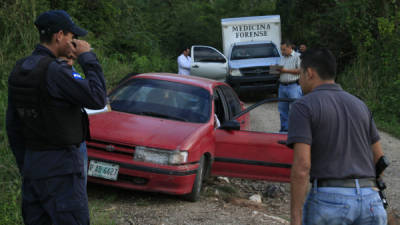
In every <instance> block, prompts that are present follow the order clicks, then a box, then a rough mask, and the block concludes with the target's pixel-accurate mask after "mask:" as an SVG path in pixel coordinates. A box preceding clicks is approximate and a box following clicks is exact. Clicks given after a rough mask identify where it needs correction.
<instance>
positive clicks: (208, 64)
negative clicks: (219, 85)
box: [190, 45, 228, 80]
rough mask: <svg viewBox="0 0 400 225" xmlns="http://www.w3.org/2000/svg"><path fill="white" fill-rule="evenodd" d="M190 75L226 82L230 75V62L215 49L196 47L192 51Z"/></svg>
mask: <svg viewBox="0 0 400 225" xmlns="http://www.w3.org/2000/svg"><path fill="white" fill-rule="evenodd" d="M190 74H191V75H194V76H199V77H205V78H210V79H214V80H225V77H226V75H227V74H228V60H227V59H226V57H225V56H224V55H223V54H222V53H221V52H219V51H218V50H217V49H215V48H213V47H210V46H201V45H194V46H192V50H191V68H190Z"/></svg>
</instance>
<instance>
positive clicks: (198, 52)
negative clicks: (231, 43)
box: [193, 47, 226, 63]
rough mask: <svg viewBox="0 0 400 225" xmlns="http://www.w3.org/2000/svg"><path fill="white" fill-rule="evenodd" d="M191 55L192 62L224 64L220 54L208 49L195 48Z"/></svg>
mask: <svg viewBox="0 0 400 225" xmlns="http://www.w3.org/2000/svg"><path fill="white" fill-rule="evenodd" d="M193 53H194V54H193V61H194V62H218V63H225V62H226V60H225V59H224V57H223V56H222V55H221V54H220V53H218V52H217V51H215V50H214V49H212V48H209V47H195V48H194V51H193Z"/></svg>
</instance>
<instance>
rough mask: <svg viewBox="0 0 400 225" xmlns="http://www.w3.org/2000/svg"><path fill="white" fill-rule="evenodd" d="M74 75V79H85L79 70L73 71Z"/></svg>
mask: <svg viewBox="0 0 400 225" xmlns="http://www.w3.org/2000/svg"><path fill="white" fill-rule="evenodd" d="M72 76H73V78H74V79H78V80H83V78H82V76H81V75H80V74H79V73H78V72H75V71H74V72H72Z"/></svg>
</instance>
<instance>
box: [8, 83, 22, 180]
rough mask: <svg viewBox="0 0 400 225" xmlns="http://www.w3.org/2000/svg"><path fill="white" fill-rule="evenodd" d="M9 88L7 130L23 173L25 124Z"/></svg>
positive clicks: (16, 159) (19, 167)
mask: <svg viewBox="0 0 400 225" xmlns="http://www.w3.org/2000/svg"><path fill="white" fill-rule="evenodd" d="M8 90H9V91H8V106H7V113H6V130H7V135H8V142H9V144H10V148H11V151H12V152H13V154H14V157H15V161H16V162H17V166H18V169H19V172H20V174H21V175H22V172H23V171H22V169H23V167H24V158H25V140H24V137H23V125H22V121H21V119H20V118H19V116H18V113H17V110H16V109H15V107H14V105H13V103H12V101H11V97H10V89H8Z"/></svg>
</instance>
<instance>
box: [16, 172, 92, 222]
mask: <svg viewBox="0 0 400 225" xmlns="http://www.w3.org/2000/svg"><path fill="white" fill-rule="evenodd" d="M22 189H23V190H22V191H23V192H22V216H23V219H24V223H25V224H27V225H33V224H35V225H36V224H40V225H47V224H48V225H62V224H65V225H75V224H76V225H78V224H79V225H87V224H89V223H90V222H89V209H88V199H87V193H86V184H85V178H84V176H83V175H82V174H67V175H62V176H55V177H50V178H44V179H25V180H24V182H23V187H22Z"/></svg>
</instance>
